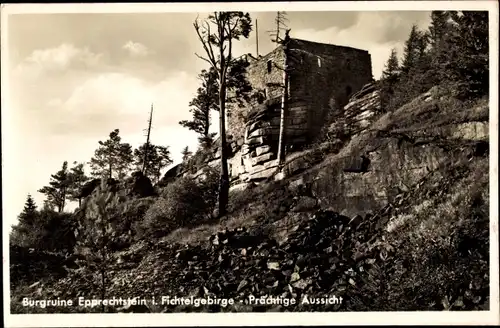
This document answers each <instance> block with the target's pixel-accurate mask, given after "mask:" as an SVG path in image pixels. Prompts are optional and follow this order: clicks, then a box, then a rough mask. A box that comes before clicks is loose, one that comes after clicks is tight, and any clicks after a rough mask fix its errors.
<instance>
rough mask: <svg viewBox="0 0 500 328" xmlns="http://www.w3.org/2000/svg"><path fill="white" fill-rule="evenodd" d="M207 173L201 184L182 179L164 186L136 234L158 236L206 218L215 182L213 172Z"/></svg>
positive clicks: (213, 202)
mask: <svg viewBox="0 0 500 328" xmlns="http://www.w3.org/2000/svg"><path fill="white" fill-rule="evenodd" d="M207 172H208V174H206V179H205V180H204V181H202V182H197V181H196V180H194V179H193V178H190V177H182V178H180V179H178V180H176V181H174V182H172V183H170V184H169V185H167V186H166V187H165V189H164V190H163V194H162V195H161V197H160V198H159V199H158V200H157V201H156V202H155V203H154V204H153V205H152V206H151V207H150V208H149V209H148V211H147V212H146V215H145V218H144V221H143V224H142V227H141V230H142V231H139V233H140V234H145V233H147V234H148V235H153V236H154V237H162V236H165V235H166V234H168V233H169V232H171V231H173V230H174V229H177V228H180V227H185V226H193V225H195V224H199V223H201V222H203V221H206V220H207V219H209V218H210V217H211V216H210V213H211V210H212V209H213V207H214V205H215V202H216V199H217V193H216V192H215V190H216V188H215V181H216V180H218V179H216V174H215V173H214V172H210V171H207Z"/></svg>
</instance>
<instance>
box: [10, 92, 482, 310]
mask: <svg viewBox="0 0 500 328" xmlns="http://www.w3.org/2000/svg"><path fill="white" fill-rule="evenodd" d="M488 112H489V105H488V101H487V99H481V100H478V101H475V102H473V103H461V102H458V101H457V100H455V99H453V98H452V97H449V96H446V95H445V94H443V93H441V91H440V90H439V88H433V89H432V90H430V91H429V92H427V93H426V94H423V95H421V96H419V97H418V98H416V99H414V100H413V101H412V102H410V103H408V104H406V105H404V106H402V107H401V108H399V109H398V110H397V111H395V112H392V113H386V114H384V115H382V116H380V117H379V118H378V119H377V120H376V121H375V122H374V123H373V124H372V125H371V126H370V127H369V128H367V129H365V130H364V131H362V132H359V133H357V134H355V135H353V136H352V138H350V140H347V141H346V142H345V143H343V144H341V146H339V147H329V146H328V145H325V144H323V145H317V146H316V149H321V151H322V153H321V156H320V159H319V160H317V161H315V162H314V164H310V165H306V166H304V167H303V168H302V170H300V171H298V170H297V171H295V172H294V173H293V174H289V175H288V176H286V177H285V178H284V179H282V180H279V181H268V182H266V183H262V184H260V185H257V186H254V187H253V188H248V189H246V190H243V191H234V192H233V193H232V195H231V204H230V213H229V215H228V216H227V217H225V218H224V219H222V220H220V221H217V222H213V221H212V222H210V221H207V222H205V223H204V224H200V225H198V226H194V227H189V228H188V227H181V228H179V229H177V230H175V231H173V232H172V233H170V234H169V235H168V236H166V237H164V238H162V239H160V240H153V239H152V238H149V237H148V236H145V237H143V238H142V240H136V241H134V242H133V244H132V245H131V246H130V247H129V248H126V249H122V250H117V251H115V252H113V254H112V261H111V266H110V267H109V268H108V272H107V276H108V277H109V282H108V284H107V285H106V295H107V297H123V298H127V297H143V298H146V299H149V300H150V299H151V296H152V295H155V296H156V299H159V298H160V297H161V296H166V295H170V296H171V297H172V298H173V297H174V296H177V297H181V296H194V297H196V296H200V297H208V296H210V297H212V298H229V297H231V298H234V300H235V302H236V304H235V305H232V306H227V307H224V306H223V305H221V304H219V305H206V306H200V307H192V306H182V305H177V306H173V305H171V306H166V305H163V306H160V305H155V304H152V303H151V302H148V304H147V305H146V306H131V307H124V308H117V307H108V308H106V311H109V312H115V311H120V312H176V311H214V312H219V311H238V312H241V311H331V310H334V311H366V310H371V311H374V310H392V311H396V310H398V311H402V310H450V309H451V310H484V309H488V308H489V300H488V295H489V149H488V135H489V133H488ZM336 144H338V142H337V143H336ZM313 150H314V149H313ZM310 152H311V151H310V150H309V151H304V152H303V153H302V154H297V155H296V156H299V157H300V156H303V157H307V156H309V155H308V154H310ZM361 155H364V156H365V157H367V158H369V165H368V166H367V170H357V169H355V168H356V166H359V159H360V156H361ZM353 167H354V169H353ZM154 197H156V196H154ZM154 197H148V198H147V199H148V201H146V203H148V204H149V203H150V202H153V201H154V200H152V199H153V198H154ZM160 197H161V196H160ZM89 202H91V200H89ZM125 202H129V203H130V202H136V203H137V202H143V201H141V200H138V199H133V198H130V199H128V200H127V199H125ZM121 208H122V209H121V212H119V215H122V216H125V215H126V214H127V211H128V210H130V208H131V207H130V206H128V207H127V206H125V205H124V206H122V207H121ZM132 208H134V206H132ZM130 227H133V224H132V223H131V224H130ZM130 229H132V228H130ZM66 271H67V275H66V276H64V277H58V278H53V279H51V278H40V279H39V282H38V283H37V281H31V282H30V283H35V284H33V285H31V286H29V284H28V282H26V283H25V284H22V285H21V286H18V287H16V288H15V289H14V290H13V292H12V297H11V306H12V311H13V312H16V313H19V312H25V311H27V310H28V309H27V308H24V307H22V306H20V305H19V304H20V301H21V300H22V298H23V297H37V298H41V297H42V296H43V297H44V298H57V297H60V298H61V299H62V298H75V299H76V298H77V297H78V296H82V295H84V296H85V297H86V298H87V299H89V298H92V297H100V295H101V289H100V287H99V282H100V281H99V277H98V275H97V274H94V273H93V272H89V270H88V269H87V268H86V267H84V266H81V267H78V265H75V266H74V268H68V267H66ZM28 286H29V287H28ZM250 295H252V296H255V297H256V298H259V297H261V296H265V295H270V296H271V295H272V296H275V297H283V298H290V297H292V298H295V299H296V300H297V304H267V305H258V304H255V302H254V303H253V304H248V303H249V302H248V300H249V297H250ZM306 295H307V297H308V299H314V298H317V297H325V298H328V297H330V298H331V299H332V304H326V305H325V304H311V302H309V303H307V302H306V303H303V302H302V301H303V300H304V297H305V296H306ZM333 295H335V297H336V298H333ZM340 298H342V301H341V302H340V301H338V300H340ZM335 300H337V301H335ZM240 301H241V302H240ZM269 302H270V301H269ZM101 310H102V309H101V308H100V307H94V308H81V307H75V308H71V309H68V308H45V309H38V311H40V312H65V311H68V312H69V311H72V312H74V311H77V312H86V311H96V312H100V311H101ZM30 311H31V312H33V309H30Z"/></svg>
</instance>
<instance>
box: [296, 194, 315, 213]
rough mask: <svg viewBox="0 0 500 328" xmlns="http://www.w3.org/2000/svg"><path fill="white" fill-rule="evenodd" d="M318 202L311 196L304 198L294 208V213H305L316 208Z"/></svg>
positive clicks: (298, 200)
mask: <svg viewBox="0 0 500 328" xmlns="http://www.w3.org/2000/svg"><path fill="white" fill-rule="evenodd" d="M317 205H318V200H317V199H316V198H313V197H309V196H302V197H299V198H298V199H297V203H296V204H295V206H294V207H293V208H292V211H293V212H305V211H310V210H312V209H314V208H316V207H317Z"/></svg>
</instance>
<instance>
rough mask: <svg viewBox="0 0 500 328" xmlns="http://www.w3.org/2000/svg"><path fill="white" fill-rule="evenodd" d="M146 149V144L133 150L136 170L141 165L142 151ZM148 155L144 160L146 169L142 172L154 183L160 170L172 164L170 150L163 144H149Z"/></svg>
mask: <svg viewBox="0 0 500 328" xmlns="http://www.w3.org/2000/svg"><path fill="white" fill-rule="evenodd" d="M145 150H146V144H143V145H141V146H140V147H139V148H137V149H135V150H134V157H135V164H136V167H137V170H140V167H141V166H142V165H143V158H144V152H145ZM148 153H149V154H148V156H147V161H146V165H145V167H146V169H145V170H144V172H143V174H144V175H145V176H147V177H148V178H149V179H150V180H151V182H153V183H156V182H158V181H159V179H160V177H161V170H163V169H164V168H165V167H166V166H168V165H170V164H172V159H171V158H170V150H169V149H168V147H165V146H156V145H152V144H150V145H149V147H148Z"/></svg>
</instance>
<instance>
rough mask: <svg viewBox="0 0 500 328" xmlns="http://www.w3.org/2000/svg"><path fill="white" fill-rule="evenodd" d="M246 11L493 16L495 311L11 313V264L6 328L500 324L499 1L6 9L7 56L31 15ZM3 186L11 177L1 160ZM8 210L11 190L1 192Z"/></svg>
mask: <svg viewBox="0 0 500 328" xmlns="http://www.w3.org/2000/svg"><path fill="white" fill-rule="evenodd" d="M214 10H242V11H253V12H257V11H277V10H286V11H401V10H405V11H417V10H425V11H428V10H488V11H489V15H490V71H491V74H490V90H491V95H490V121H489V123H490V150H492V151H491V152H490V172H489V174H490V199H491V206H490V288H491V289H490V311H488V312H363V313H359V312H339V313H310V312H300V313H231V314H221V313H217V314H209V313H186V314H182V313H180V314H30V315H11V314H10V286H9V270H8V268H9V266H8V265H4V266H3V267H4V277H5V278H6V279H4V281H3V283H4V285H3V287H4V309H3V310H4V314H5V316H4V318H5V319H4V320H5V322H4V323H5V326H6V327H21V326H22V327H43V326H53V327H68V326H72V327H82V326H87V327H88V326H116V325H120V326H125V327H133V326H137V327H138V326H151V325H154V326H188V325H197V326H216V325H217V326H219V325H220V326H228V325H336V324H342V325H347V324H360V323H365V324H421V325H426V324H475V325H483V324H500V319H499V312H500V310H499V284H498V280H499V275H498V274H499V270H498V269H499V268H498V265H499V263H498V202H497V201H495V199H498V135H497V133H498V107H497V106H498V93H497V90H498V50H499V49H498V27H499V24H498V2H497V1H380V2H379V1H373V2H371V1H357V2H348V1H343V2H321V3H316V2H293V3H283V2H282V3H276V2H274V3H273V2H269V3H171V4H161V3H154V4H153V3H149V4H140V3H131V4H95V3H94V4H41V5H37V4H8V5H6V4H2V6H1V48H2V51H1V57H2V66H3V65H4V64H6V63H7V62H8V58H7V55H8V54H7V51H5V48H6V44H7V27H8V26H7V22H8V17H9V15H11V14H19V13H23V14H27V13H132V12H133V13H148V12H193V11H195V12H196V11H197V12H209V11H214ZM6 74H7V69H2V75H1V77H2V80H1V81H2V91H3V92H2V99H1V101H2V108H3V109H4V110H2V149H3V153H10V150H11V148H9V144H8V143H5V140H6V137H7V138H8V136H9V134H10V132H11V131H12V129H13V128H14V127H12V126H10V125H9V124H4V122H8V121H9V120H8V118H9V112H8V110H7V111H6V110H5V109H6V108H7V106H5V105H6V104H7V103H8V99H7V97H8V95H9V93H8V84H7V83H6V81H7V80H6ZM2 166H3V171H4V173H3V178H5V179H2V181H3V182H4V185H7V186H11V187H12V186H14V184H9V183H7V184H6V183H5V181H6V179H7V178H8V176H7V175H6V174H5V171H6V168H7V171H8V168H9V167H6V166H5V163H4V161H3V154H2ZM2 189H3V190H4V192H3V203H4V204H5V202H6V201H8V199H7V198H6V194H8V188H2ZM2 222H4V223H3V225H4V226H3V228H4V229H3V244H2V246H3V263H4V264H7V263H9V252H8V238H9V236H8V231H9V228H8V227H6V226H5V220H2Z"/></svg>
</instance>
